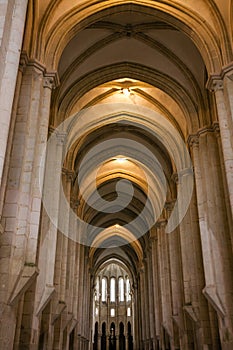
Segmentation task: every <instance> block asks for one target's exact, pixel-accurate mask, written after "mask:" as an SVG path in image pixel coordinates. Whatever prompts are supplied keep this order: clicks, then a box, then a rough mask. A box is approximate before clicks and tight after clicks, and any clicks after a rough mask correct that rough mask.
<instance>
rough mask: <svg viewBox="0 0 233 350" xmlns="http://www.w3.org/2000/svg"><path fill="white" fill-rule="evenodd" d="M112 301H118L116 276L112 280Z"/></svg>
mask: <svg viewBox="0 0 233 350" xmlns="http://www.w3.org/2000/svg"><path fill="white" fill-rule="evenodd" d="M110 301H111V302H113V303H114V302H115V301H116V280H115V278H114V277H112V278H111V280H110Z"/></svg>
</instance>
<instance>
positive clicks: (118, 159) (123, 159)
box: [115, 157, 127, 164]
mask: <svg viewBox="0 0 233 350" xmlns="http://www.w3.org/2000/svg"><path fill="white" fill-rule="evenodd" d="M126 160H127V159H126V158H122V157H119V158H116V159H115V161H116V162H118V163H120V164H122V163H124V162H125V161H126Z"/></svg>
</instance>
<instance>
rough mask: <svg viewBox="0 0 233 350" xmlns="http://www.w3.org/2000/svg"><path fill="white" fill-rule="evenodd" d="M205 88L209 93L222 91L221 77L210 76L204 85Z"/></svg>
mask: <svg viewBox="0 0 233 350" xmlns="http://www.w3.org/2000/svg"><path fill="white" fill-rule="evenodd" d="M206 88H207V89H208V90H209V91H211V92H216V91H219V90H223V79H222V77H221V75H217V74H216V75H215V74H212V75H210V76H209V78H208V80H207V83H206Z"/></svg>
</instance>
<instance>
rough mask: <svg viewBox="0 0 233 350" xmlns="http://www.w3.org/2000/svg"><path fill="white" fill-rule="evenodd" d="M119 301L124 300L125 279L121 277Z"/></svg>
mask: <svg viewBox="0 0 233 350" xmlns="http://www.w3.org/2000/svg"><path fill="white" fill-rule="evenodd" d="M119 301H124V279H123V277H120V278H119Z"/></svg>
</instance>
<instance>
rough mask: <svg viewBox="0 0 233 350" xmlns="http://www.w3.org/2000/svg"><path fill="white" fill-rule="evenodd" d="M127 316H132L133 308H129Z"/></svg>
mask: <svg viewBox="0 0 233 350" xmlns="http://www.w3.org/2000/svg"><path fill="white" fill-rule="evenodd" d="M127 316H128V317H130V316H131V308H130V307H128V308H127Z"/></svg>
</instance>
